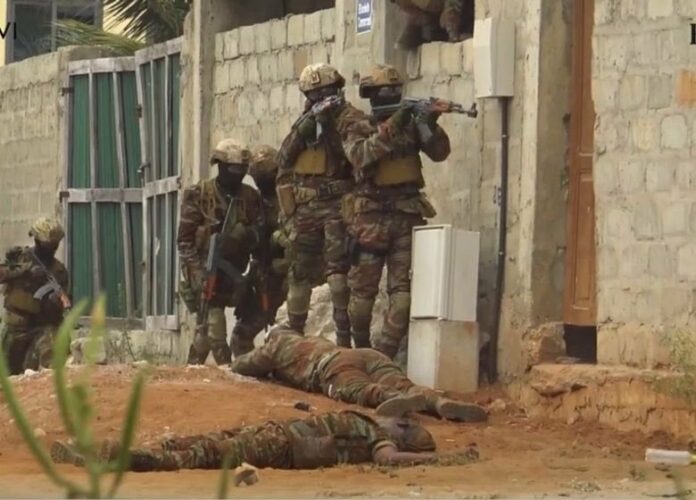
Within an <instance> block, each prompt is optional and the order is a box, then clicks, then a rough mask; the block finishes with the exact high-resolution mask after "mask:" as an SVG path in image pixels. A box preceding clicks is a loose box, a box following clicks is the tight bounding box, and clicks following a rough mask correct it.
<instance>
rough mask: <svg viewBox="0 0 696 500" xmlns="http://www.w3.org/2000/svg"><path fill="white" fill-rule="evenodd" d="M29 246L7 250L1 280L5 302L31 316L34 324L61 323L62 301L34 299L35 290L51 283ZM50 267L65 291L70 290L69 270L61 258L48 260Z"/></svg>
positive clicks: (21, 314)
mask: <svg viewBox="0 0 696 500" xmlns="http://www.w3.org/2000/svg"><path fill="white" fill-rule="evenodd" d="M30 252H33V249H32V248H29V247H24V248H22V247H14V248H12V249H10V250H9V251H8V252H7V254H6V259H5V261H4V262H3V263H2V264H0V284H2V285H5V292H4V305H5V309H6V310H7V311H10V312H12V313H14V314H18V315H20V316H23V317H25V318H31V320H32V322H33V323H34V324H37V325H40V324H59V323H60V322H61V320H62V318H63V310H62V307H60V305H59V304H57V303H54V302H53V301H51V300H49V297H48V296H47V297H45V298H44V299H43V300H42V301H38V300H37V299H34V297H33V296H34V293H36V291H37V290H38V289H39V288H41V287H42V286H44V285H45V284H46V283H47V279H46V275H45V273H44V272H43V271H42V270H41V267H40V266H39V265H38V264H37V263H36V262H35V261H34V259H33V257H32V255H31V253H30ZM44 265H45V266H46V269H48V271H49V272H50V273H51V274H52V275H53V277H54V278H55V279H56V281H57V282H58V284H59V285H60V286H61V287H62V288H63V290H64V291H65V293H67V294H69V293H70V291H69V285H70V283H69V281H70V280H69V276H68V271H67V269H66V268H65V266H64V265H63V263H62V262H60V261H59V260H58V259H55V258H54V259H53V260H52V261H51V262H50V263H48V264H46V263H44Z"/></svg>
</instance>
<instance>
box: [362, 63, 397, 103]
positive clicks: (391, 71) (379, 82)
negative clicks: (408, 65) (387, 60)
mask: <svg viewBox="0 0 696 500" xmlns="http://www.w3.org/2000/svg"><path fill="white" fill-rule="evenodd" d="M403 84H404V79H403V78H402V76H401V74H400V73H399V71H398V70H397V69H396V68H395V67H394V66H390V65H388V64H378V65H376V66H374V67H373V68H372V70H371V71H370V74H369V75H367V76H364V77H362V78H361V79H360V97H367V95H366V94H367V92H366V91H367V89H371V88H374V87H396V86H399V85H403Z"/></svg>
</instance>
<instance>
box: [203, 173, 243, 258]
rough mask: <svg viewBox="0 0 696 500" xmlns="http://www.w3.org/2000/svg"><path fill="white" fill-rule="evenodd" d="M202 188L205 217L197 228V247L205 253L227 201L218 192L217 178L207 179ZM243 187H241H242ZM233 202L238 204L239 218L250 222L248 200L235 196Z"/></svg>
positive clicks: (225, 208) (220, 220)
mask: <svg viewBox="0 0 696 500" xmlns="http://www.w3.org/2000/svg"><path fill="white" fill-rule="evenodd" d="M200 189H201V201H200V203H201V212H202V214H203V218H204V219H205V221H204V223H203V225H202V226H201V227H199V228H198V229H197V230H196V248H198V251H199V252H202V253H205V252H207V250H208V240H209V239H210V235H211V234H212V229H213V227H214V226H216V225H218V224H220V223H221V222H222V219H219V218H218V213H219V212H220V211H221V212H223V217H224V212H225V211H226V210H227V207H226V206H225V205H226V202H225V200H224V199H223V197H222V196H221V195H220V193H218V190H217V187H216V186H215V179H206V180H204V181H202V182H201V183H200ZM240 189H241V188H240ZM232 203H236V204H237V220H239V221H243V222H248V221H249V217H248V214H247V206H246V202H245V200H244V199H243V198H238V197H235V198H233V199H232Z"/></svg>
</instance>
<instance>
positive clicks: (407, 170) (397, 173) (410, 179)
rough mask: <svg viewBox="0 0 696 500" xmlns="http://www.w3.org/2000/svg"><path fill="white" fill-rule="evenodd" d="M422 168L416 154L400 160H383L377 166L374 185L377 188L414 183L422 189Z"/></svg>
mask: <svg viewBox="0 0 696 500" xmlns="http://www.w3.org/2000/svg"><path fill="white" fill-rule="evenodd" d="M422 168H423V165H422V163H421V159H420V156H418V155H417V154H415V155H409V156H404V157H402V158H385V159H383V160H380V162H379V163H378V165H377V172H376V173H375V177H374V183H375V184H376V185H377V186H395V185H398V184H411V183H415V184H418V186H419V187H422V186H423V184H424V182H423V174H422V173H421V169H422Z"/></svg>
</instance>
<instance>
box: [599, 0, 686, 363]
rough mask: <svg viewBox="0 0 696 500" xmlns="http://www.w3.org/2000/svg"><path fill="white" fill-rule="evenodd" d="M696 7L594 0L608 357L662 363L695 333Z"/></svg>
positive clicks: (602, 331)
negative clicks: (694, 33)
mask: <svg viewBox="0 0 696 500" xmlns="http://www.w3.org/2000/svg"><path fill="white" fill-rule="evenodd" d="M695 16H696V4H694V3H693V2H679V1H671V0H669V1H667V0H659V1H658V0H648V1H645V2H634V1H628V0H596V6H595V28H594V35H593V56H594V57H593V64H592V72H593V85H592V91H593V96H594V102H595V110H596V114H597V116H596V121H595V164H594V186H595V204H596V221H597V224H596V234H597V273H598V275H597V284H598V287H597V288H598V290H597V293H598V296H597V299H598V318H597V319H598V323H599V328H598V357H599V361H600V362H602V363H625V364H630V365H638V366H648V367H651V366H655V365H658V364H661V363H665V362H667V361H668V359H667V356H666V351H665V349H664V348H663V347H662V346H661V345H660V344H661V339H662V337H663V336H669V334H670V333H673V332H674V331H676V330H678V329H685V330H688V331H693V332H694V333H695V334H696V224H694V219H695V218H696V163H695V162H694V154H695V153H696V108H694V102H693V99H692V97H693V96H691V97H690V94H689V92H688V91H687V92H684V91H683V89H684V88H685V87H687V88H688V87H689V84H688V81H690V79H691V78H693V76H694V74H695V71H696V69H695V68H696V49H694V47H693V46H690V45H689V39H690V27H689V23H690V22H693V20H694V17H695Z"/></svg>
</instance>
